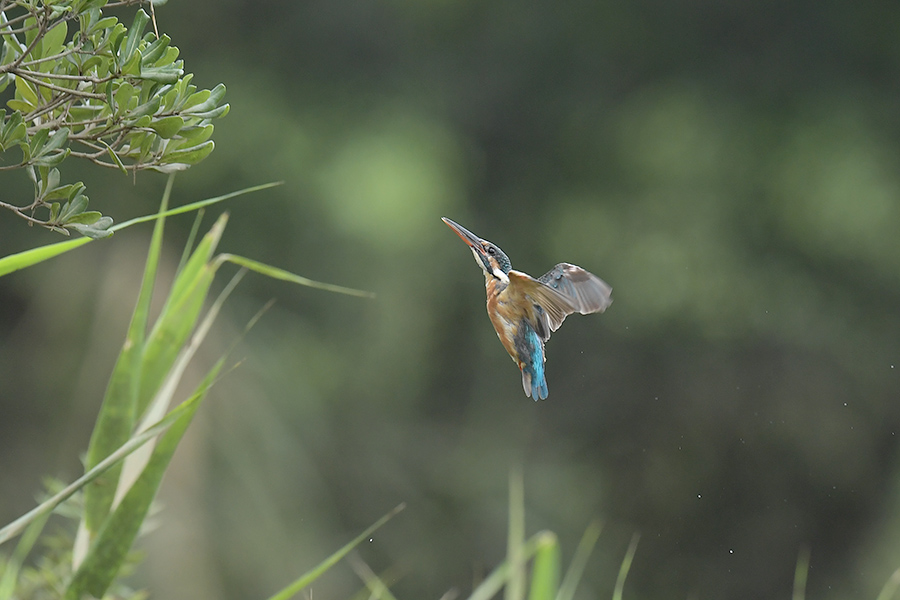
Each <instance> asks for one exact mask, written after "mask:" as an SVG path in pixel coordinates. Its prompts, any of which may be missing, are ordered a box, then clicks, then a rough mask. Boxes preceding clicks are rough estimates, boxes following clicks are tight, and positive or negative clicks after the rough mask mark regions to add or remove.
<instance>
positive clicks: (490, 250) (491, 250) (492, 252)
mask: <svg viewBox="0 0 900 600" xmlns="http://www.w3.org/2000/svg"><path fill="white" fill-rule="evenodd" d="M488 254H490V255H491V256H493V255H495V254H497V251H496V250H494V247H493V246H488Z"/></svg>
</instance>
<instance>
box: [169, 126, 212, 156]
mask: <svg viewBox="0 0 900 600" xmlns="http://www.w3.org/2000/svg"><path fill="white" fill-rule="evenodd" d="M214 129H215V127H214V126H213V125H212V124H211V123H210V124H208V125H204V126H203V127H191V128H184V129H182V130H181V132H179V134H178V140H177V143H176V144H175V146H174V148H175V149H176V150H177V149H180V148H187V147H191V146H197V145H199V144H201V143H203V142H205V141H206V140H208V139H209V138H210V136H211V135H212V133H213V130H214ZM170 143H171V142H170Z"/></svg>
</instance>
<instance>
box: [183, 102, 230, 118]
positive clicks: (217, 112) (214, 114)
mask: <svg viewBox="0 0 900 600" xmlns="http://www.w3.org/2000/svg"><path fill="white" fill-rule="evenodd" d="M230 111H231V105H230V104H223V105H222V106H220V107H218V108H214V109H212V110H208V111H206V112H192V113H191V116H192V117H197V118H198V119H218V118H220V117H224V116H225V115H227V114H228V113H229V112H230Z"/></svg>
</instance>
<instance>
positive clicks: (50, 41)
mask: <svg viewBox="0 0 900 600" xmlns="http://www.w3.org/2000/svg"><path fill="white" fill-rule="evenodd" d="M67 35H68V28H67V26H66V21H60V22H59V23H58V24H57V25H55V26H54V27H52V28H51V29H50V31H48V32H47V34H46V35H45V36H44V39H42V40H41V43H40V44H39V45H40V46H41V56H43V57H47V56H53V55H55V54H59V53H60V52H61V51H62V49H63V44H64V43H65V41H66V36H67Z"/></svg>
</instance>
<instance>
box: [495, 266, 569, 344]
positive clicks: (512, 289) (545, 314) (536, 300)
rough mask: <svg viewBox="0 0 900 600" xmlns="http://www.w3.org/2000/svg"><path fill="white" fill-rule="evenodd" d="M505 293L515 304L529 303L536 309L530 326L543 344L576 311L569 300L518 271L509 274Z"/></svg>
mask: <svg viewBox="0 0 900 600" xmlns="http://www.w3.org/2000/svg"><path fill="white" fill-rule="evenodd" d="M506 293H507V294H508V295H509V297H510V298H511V299H512V300H513V302H514V303H516V304H518V301H522V302H530V303H531V304H533V305H534V306H535V307H536V310H535V317H536V322H534V323H532V325H533V326H534V330H535V331H536V332H537V334H538V335H539V336H540V337H541V339H542V340H544V341H545V342H546V341H547V340H548V339H550V332H551V331H556V330H557V329H559V326H560V325H562V322H563V321H565V319H566V316H568V315H571V314H572V313H573V312H576V311H577V310H578V309H577V308H576V307H575V306H573V305H572V302H571V301H570V300H569V298H568V297H566V296H565V295H563V294H562V293H560V292H559V291H557V290H555V289H553V288H552V287H550V286H548V285H545V284H543V283H541V282H540V281H538V280H537V279H535V278H534V277H532V276H531V275H527V274H525V273H521V272H519V271H510V272H509V285H508V286H507V288H506Z"/></svg>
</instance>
